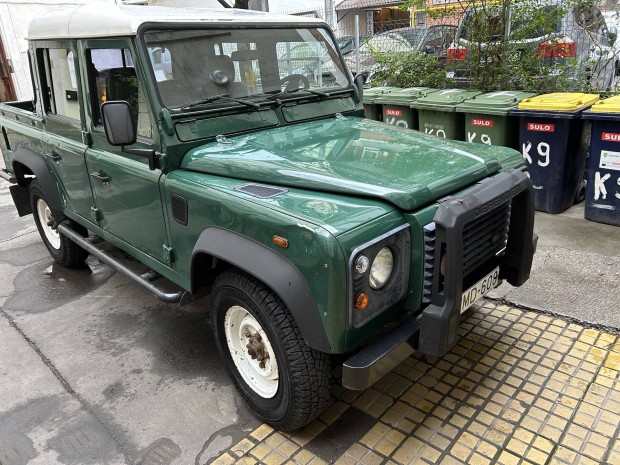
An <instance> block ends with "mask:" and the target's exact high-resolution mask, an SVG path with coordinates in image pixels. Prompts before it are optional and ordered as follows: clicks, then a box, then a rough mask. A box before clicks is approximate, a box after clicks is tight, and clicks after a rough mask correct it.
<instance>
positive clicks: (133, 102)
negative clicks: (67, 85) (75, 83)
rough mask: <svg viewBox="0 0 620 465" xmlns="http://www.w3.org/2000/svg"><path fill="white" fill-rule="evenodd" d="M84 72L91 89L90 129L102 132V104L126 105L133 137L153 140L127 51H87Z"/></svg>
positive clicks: (130, 58)
mask: <svg viewBox="0 0 620 465" xmlns="http://www.w3.org/2000/svg"><path fill="white" fill-rule="evenodd" d="M86 68H87V74H88V86H89V89H90V97H91V107H92V117H93V125H94V126H95V129H98V130H100V131H103V123H102V121H101V109H100V108H101V104H102V103H103V102H106V101H108V100H124V101H126V102H127V103H129V107H130V108H131V115H132V119H133V124H134V128H136V134H137V135H138V137H142V138H148V139H150V138H152V136H153V129H152V126H151V118H150V116H149V112H148V108H147V105H146V100H145V97H144V91H143V90H142V87H141V86H140V85H139V83H138V77H137V75H136V69H135V67H134V62H133V59H132V56H131V53H130V52H129V50H127V49H120V48H114V49H103V48H97V49H88V50H87V52H86Z"/></svg>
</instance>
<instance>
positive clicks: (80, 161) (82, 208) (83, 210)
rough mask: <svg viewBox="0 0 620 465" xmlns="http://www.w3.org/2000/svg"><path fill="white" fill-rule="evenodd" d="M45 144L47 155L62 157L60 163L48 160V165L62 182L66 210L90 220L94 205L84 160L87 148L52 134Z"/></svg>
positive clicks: (48, 135) (47, 137)
mask: <svg viewBox="0 0 620 465" xmlns="http://www.w3.org/2000/svg"><path fill="white" fill-rule="evenodd" d="M78 129H79V128H78ZM45 142H46V144H45V145H46V151H47V152H46V153H52V154H54V155H59V156H60V157H61V160H60V161H58V162H54V161H51V160H48V164H49V166H50V168H51V170H52V171H53V172H54V173H55V174H56V176H57V178H58V179H59V180H62V185H63V190H62V191H63V193H64V196H63V203H64V206H65V208H67V209H69V210H72V211H74V212H75V213H77V214H78V215H80V216H81V217H82V218H84V219H86V220H90V209H91V207H92V206H93V205H94V204H93V193H92V190H91V185H90V180H89V176H88V170H87V168H86V160H85V158H84V153H85V152H86V148H87V146H86V145H84V144H83V143H82V142H81V141H79V142H78V141H75V140H72V139H67V138H63V137H59V136H57V135H55V134H53V133H51V132H48V134H47V135H46V137H45Z"/></svg>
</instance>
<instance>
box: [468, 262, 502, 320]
mask: <svg viewBox="0 0 620 465" xmlns="http://www.w3.org/2000/svg"><path fill="white" fill-rule="evenodd" d="M498 283H499V266H498V267H497V268H495V269H494V270H493V271H491V272H490V273H489V274H488V275H486V276H485V277H484V278H482V279H481V280H480V281H478V282H477V283H476V284H474V285H473V286H472V287H470V288H469V289H467V290H466V291H465V292H463V295H462V296H461V313H463V312H464V311H465V310H467V309H468V308H469V307H471V306H472V305H473V304H474V303H475V302H476V300H478V299H479V298H480V297H482V296H483V295H484V294H486V293H487V292H489V291H490V290H491V289H495V288H496V287H497V284H498Z"/></svg>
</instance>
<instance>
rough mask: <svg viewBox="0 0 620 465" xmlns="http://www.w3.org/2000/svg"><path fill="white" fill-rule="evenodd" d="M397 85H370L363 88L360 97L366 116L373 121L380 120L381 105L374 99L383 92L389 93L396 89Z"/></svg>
mask: <svg viewBox="0 0 620 465" xmlns="http://www.w3.org/2000/svg"><path fill="white" fill-rule="evenodd" d="M397 89H398V87H370V88H368V89H364V95H363V97H362V103H363V104H364V112H365V113H366V118H368V119H374V120H375V121H381V117H382V113H381V106H380V105H377V104H376V103H375V100H376V99H377V98H379V96H381V95H383V94H389V93H390V92H392V91H393V90H397Z"/></svg>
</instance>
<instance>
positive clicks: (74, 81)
mask: <svg viewBox="0 0 620 465" xmlns="http://www.w3.org/2000/svg"><path fill="white" fill-rule="evenodd" d="M34 52H35V60H36V68H37V74H38V76H37V78H38V82H39V86H40V89H41V92H40V93H41V100H42V101H41V105H42V109H43V124H44V126H45V131H46V134H45V136H44V145H45V151H44V153H43V154H42V155H43V156H44V157H45V158H46V162H47V164H48V166H49V167H50V168H51V170H52V171H55V172H56V174H57V177H58V179H59V180H60V181H61V183H62V185H63V188H64V193H63V199H64V203H65V207H66V209H67V210H70V211H73V212H75V213H77V214H78V215H79V216H81V217H83V218H85V219H87V220H91V207H93V196H92V191H91V187H90V181H89V176H88V171H87V169H86V162H85V159H84V154H85V152H86V148H87V145H86V143H85V142H88V139H87V136H86V133H85V129H86V125H85V119H84V111H83V107H81V106H80V98H81V86H80V67H79V65H78V60H77V51H76V46H75V42H72V41H45V42H35V43H34ZM85 137H86V138H85Z"/></svg>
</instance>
